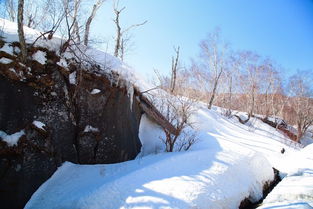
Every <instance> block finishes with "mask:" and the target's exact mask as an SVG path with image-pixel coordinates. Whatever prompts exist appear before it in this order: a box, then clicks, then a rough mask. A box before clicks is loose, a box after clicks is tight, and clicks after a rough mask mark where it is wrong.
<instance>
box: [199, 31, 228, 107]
mask: <svg viewBox="0 0 313 209" xmlns="http://www.w3.org/2000/svg"><path fill="white" fill-rule="evenodd" d="M200 48H201V54H200V57H201V60H202V72H201V73H199V75H201V76H202V79H204V80H206V82H210V83H211V85H212V87H211V90H210V92H208V93H209V94H210V95H211V96H210V97H209V101H208V108H209V109H211V107H212V105H213V102H214V99H215V96H216V93H217V88H218V84H219V81H220V78H221V76H222V74H223V72H224V70H225V68H226V59H227V58H226V50H227V45H226V44H225V43H222V42H221V40H220V37H219V31H218V30H215V31H214V33H211V34H209V36H208V38H207V39H206V40H204V41H202V42H201V43H200Z"/></svg>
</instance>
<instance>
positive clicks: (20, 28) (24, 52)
mask: <svg viewBox="0 0 313 209" xmlns="http://www.w3.org/2000/svg"><path fill="white" fill-rule="evenodd" d="M23 10H24V0H19V1H18V14H17V28H18V38H19V42H20V46H21V47H20V48H21V61H22V62H23V63H26V60H27V47H26V42H25V36H24V29H23V12H24V11H23Z"/></svg>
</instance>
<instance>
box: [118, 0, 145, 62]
mask: <svg viewBox="0 0 313 209" xmlns="http://www.w3.org/2000/svg"><path fill="white" fill-rule="evenodd" d="M125 9H126V7H122V8H121V9H119V1H118V0H116V1H114V4H113V11H114V14H115V18H114V19H113V22H114V23H115V26H116V35H115V46H114V56H115V57H119V58H120V59H121V60H123V59H124V55H125V52H126V51H127V48H126V41H129V36H128V38H125V37H126V36H127V33H128V32H129V31H130V30H132V29H134V28H137V27H140V26H142V25H144V24H146V23H147V21H144V22H142V23H138V24H133V25H131V26H129V27H127V28H126V29H123V28H122V26H121V22H120V15H121V13H122V12H123V11H124V10H125Z"/></svg>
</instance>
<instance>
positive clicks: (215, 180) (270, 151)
mask: <svg viewBox="0 0 313 209" xmlns="http://www.w3.org/2000/svg"><path fill="white" fill-rule="evenodd" d="M198 108H199V109H198V111H197V112H196V113H195V114H194V116H193V120H194V124H195V125H194V128H195V129H196V130H197V132H198V138H199V140H198V142H197V143H196V144H195V145H194V146H193V147H192V149H191V150H190V151H187V152H179V153H160V152H159V151H160V150H161V149H162V143H160V139H159V135H161V134H162V132H161V129H160V128H159V127H157V126H156V125H155V124H153V123H152V122H151V121H149V119H148V118H146V117H143V119H142V121H141V125H140V137H141V140H142V142H143V145H144V146H143V150H142V151H143V152H144V154H143V153H141V154H140V155H139V157H138V158H137V159H136V160H133V161H128V162H124V163H119V164H112V165H75V164H72V163H65V164H64V165H63V166H62V167H60V168H59V169H58V171H57V172H56V173H55V174H54V175H53V176H52V177H51V178H50V179H49V180H48V181H47V182H46V183H44V184H43V185H42V186H41V187H40V188H39V189H38V191H37V192H36V193H35V194H34V195H33V196H32V198H31V200H30V201H29V202H28V204H27V205H26V208H41V207H43V206H44V207H45V208H107V209H110V208H238V206H239V204H240V202H241V201H242V200H243V199H244V198H246V197H249V198H250V199H251V200H252V201H256V200H258V199H260V198H261V197H262V185H263V184H264V183H265V182H266V181H269V180H272V179H273V170H272V166H277V167H280V168H281V169H284V168H285V167H286V164H287V162H286V163H285V162H284V159H286V160H287V159H289V156H290V155H293V154H295V153H297V152H298V151H297V149H295V148H290V147H287V146H286V145H284V144H283V143H282V142H280V141H281V140H284V138H283V136H282V135H281V134H280V133H278V132H276V131H275V129H272V128H271V127H269V126H267V125H265V124H263V123H261V122H259V121H257V120H256V121H254V122H253V126H252V125H251V126H250V127H248V126H244V125H242V124H240V123H239V122H237V121H236V120H235V119H231V120H229V119H227V118H225V117H223V116H221V115H220V114H219V113H218V112H217V111H215V110H208V109H207V108H206V106H205V105H204V104H201V103H199V104H198ZM273 134H274V135H273ZM282 147H285V149H286V153H285V154H281V153H280V150H281V148H282ZM279 159H280V160H279Z"/></svg>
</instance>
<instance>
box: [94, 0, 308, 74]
mask: <svg viewBox="0 0 313 209" xmlns="http://www.w3.org/2000/svg"><path fill="white" fill-rule="evenodd" d="M120 5H121V6H126V10H125V12H124V13H123V14H122V16H121V22H122V26H124V27H127V26H129V25H131V24H134V23H139V22H142V21H144V20H147V21H148V23H147V24H146V25H144V26H142V27H140V28H137V29H135V30H133V31H132V34H133V42H134V47H133V51H132V52H131V54H130V55H129V56H127V57H126V62H127V63H129V64H130V65H131V66H133V67H134V68H136V69H137V70H138V71H139V72H141V73H142V74H143V75H150V74H151V73H153V69H158V70H159V71H160V72H162V73H166V72H169V70H170V65H171V56H172V55H173V53H174V51H173V46H178V45H179V46H180V47H181V54H182V62H183V63H185V64H188V63H189V60H190V58H191V57H196V56H197V55H198V54H199V42H200V41H201V40H202V39H204V38H205V37H206V35H207V34H208V33H209V32H212V31H213V30H214V28H216V27H220V29H221V30H222V34H221V35H222V37H223V39H225V40H226V41H228V42H229V43H230V44H231V46H232V48H234V49H246V50H252V51H256V52H258V53H259V54H261V55H262V56H265V57H266V56H267V57H270V58H272V59H274V60H275V61H276V62H277V63H278V64H280V65H281V66H282V67H283V68H284V69H285V72H286V73H288V74H292V73H293V72H295V71H296V70H297V69H303V70H308V69H313V1H312V0H236V1H235V0H214V1H213V0H121V1H120ZM112 18H113V13H112V2H111V1H107V2H105V4H104V6H103V8H101V10H100V11H99V13H98V16H97V19H96V20H95V22H94V25H93V27H94V32H95V33H96V34H98V35H99V36H102V37H106V41H108V42H109V51H110V50H112V45H113V38H112V37H113V36H114V32H115V28H114V24H113V22H112V20H111V19H112ZM103 48H105V46H103Z"/></svg>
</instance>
